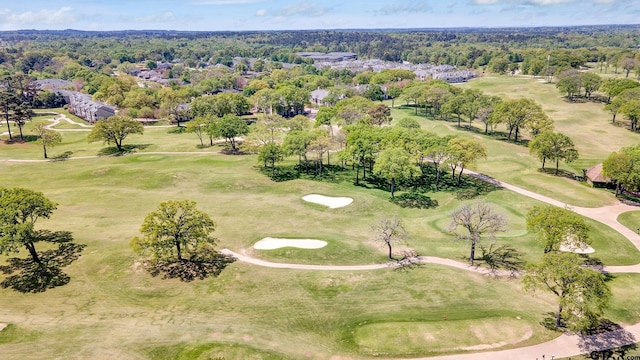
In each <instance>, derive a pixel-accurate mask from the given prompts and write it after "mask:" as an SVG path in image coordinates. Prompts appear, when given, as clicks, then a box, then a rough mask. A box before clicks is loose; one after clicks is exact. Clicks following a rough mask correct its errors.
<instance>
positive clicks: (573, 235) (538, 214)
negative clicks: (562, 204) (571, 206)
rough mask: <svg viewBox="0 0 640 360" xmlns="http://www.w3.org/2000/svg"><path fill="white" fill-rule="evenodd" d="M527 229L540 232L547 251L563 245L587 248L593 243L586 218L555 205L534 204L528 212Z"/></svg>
mask: <svg viewBox="0 0 640 360" xmlns="http://www.w3.org/2000/svg"><path fill="white" fill-rule="evenodd" d="M527 230H528V231H531V232H534V233H537V234H538V240H539V241H541V242H542V243H544V252H545V253H548V252H552V251H559V250H560V246H562V245H565V246H567V247H571V248H585V247H586V246H588V245H589V244H590V243H591V241H590V240H589V228H588V227H587V224H586V223H585V222H584V219H583V218H582V217H581V216H580V215H578V214H576V213H574V212H572V211H569V210H566V209H562V208H559V207H555V206H553V205H541V206H534V207H533V209H531V210H530V211H529V213H528V214H527Z"/></svg>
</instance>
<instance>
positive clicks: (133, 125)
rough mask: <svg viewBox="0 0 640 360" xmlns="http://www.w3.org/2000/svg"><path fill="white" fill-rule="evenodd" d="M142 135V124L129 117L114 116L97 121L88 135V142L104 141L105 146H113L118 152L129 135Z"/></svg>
mask: <svg viewBox="0 0 640 360" xmlns="http://www.w3.org/2000/svg"><path fill="white" fill-rule="evenodd" d="M143 133H144V127H143V126H142V123H140V122H138V121H135V120H133V119H131V118H130V117H126V116H120V115H114V116H110V117H108V118H106V119H103V120H99V121H97V122H96V123H95V124H94V125H93V129H91V132H90V133H89V136H88V140H89V142H95V141H104V142H105V143H106V144H114V145H115V146H116V147H117V148H118V151H122V150H123V148H122V142H123V141H124V139H126V138H127V136H129V135H131V134H140V135H142V134H143Z"/></svg>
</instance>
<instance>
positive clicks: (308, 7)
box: [279, 1, 327, 17]
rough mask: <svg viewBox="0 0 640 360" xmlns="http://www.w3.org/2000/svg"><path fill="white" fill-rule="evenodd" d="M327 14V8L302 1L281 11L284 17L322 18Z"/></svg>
mask: <svg viewBox="0 0 640 360" xmlns="http://www.w3.org/2000/svg"><path fill="white" fill-rule="evenodd" d="M326 12H327V8H323V7H320V6H318V5H317V4H316V3H312V2H308V1H302V2H299V3H297V4H291V5H287V6H285V7H284V8H282V10H280V11H279V13H281V14H282V15H284V16H294V15H302V16H311V17H316V16H322V15H324V14H325V13H326Z"/></svg>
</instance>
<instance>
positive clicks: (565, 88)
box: [556, 69, 582, 99]
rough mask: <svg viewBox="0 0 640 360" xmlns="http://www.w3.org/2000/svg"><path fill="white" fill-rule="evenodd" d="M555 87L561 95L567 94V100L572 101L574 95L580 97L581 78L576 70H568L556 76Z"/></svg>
mask: <svg viewBox="0 0 640 360" xmlns="http://www.w3.org/2000/svg"><path fill="white" fill-rule="evenodd" d="M556 87H557V88H558V90H560V91H561V92H563V93H566V94H567V98H569V99H573V97H574V96H575V95H580V89H581V88H582V77H581V76H580V73H579V72H578V71H577V70H574V69H570V70H566V71H564V72H562V73H561V74H560V75H558V82H557V83H556Z"/></svg>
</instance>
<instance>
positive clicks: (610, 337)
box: [578, 319, 638, 359]
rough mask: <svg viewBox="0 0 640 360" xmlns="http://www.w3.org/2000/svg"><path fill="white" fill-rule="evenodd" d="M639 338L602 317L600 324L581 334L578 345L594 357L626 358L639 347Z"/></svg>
mask: <svg viewBox="0 0 640 360" xmlns="http://www.w3.org/2000/svg"><path fill="white" fill-rule="evenodd" d="M637 342H638V340H637V339H636V338H635V336H633V334H632V333H630V332H628V331H626V330H625V329H623V328H622V327H621V326H620V325H618V324H616V323H614V322H612V321H610V320H607V319H602V320H601V321H600V324H599V325H598V326H597V327H596V328H594V329H591V330H588V331H587V332H586V333H585V334H582V335H581V336H580V340H579V343H578V347H579V348H580V350H581V351H582V352H584V353H589V354H590V357H591V358H592V359H609V358H611V357H613V358H624V357H625V355H626V354H627V353H628V352H629V351H631V350H635V349H636V348H637V346H636V343H637Z"/></svg>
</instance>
